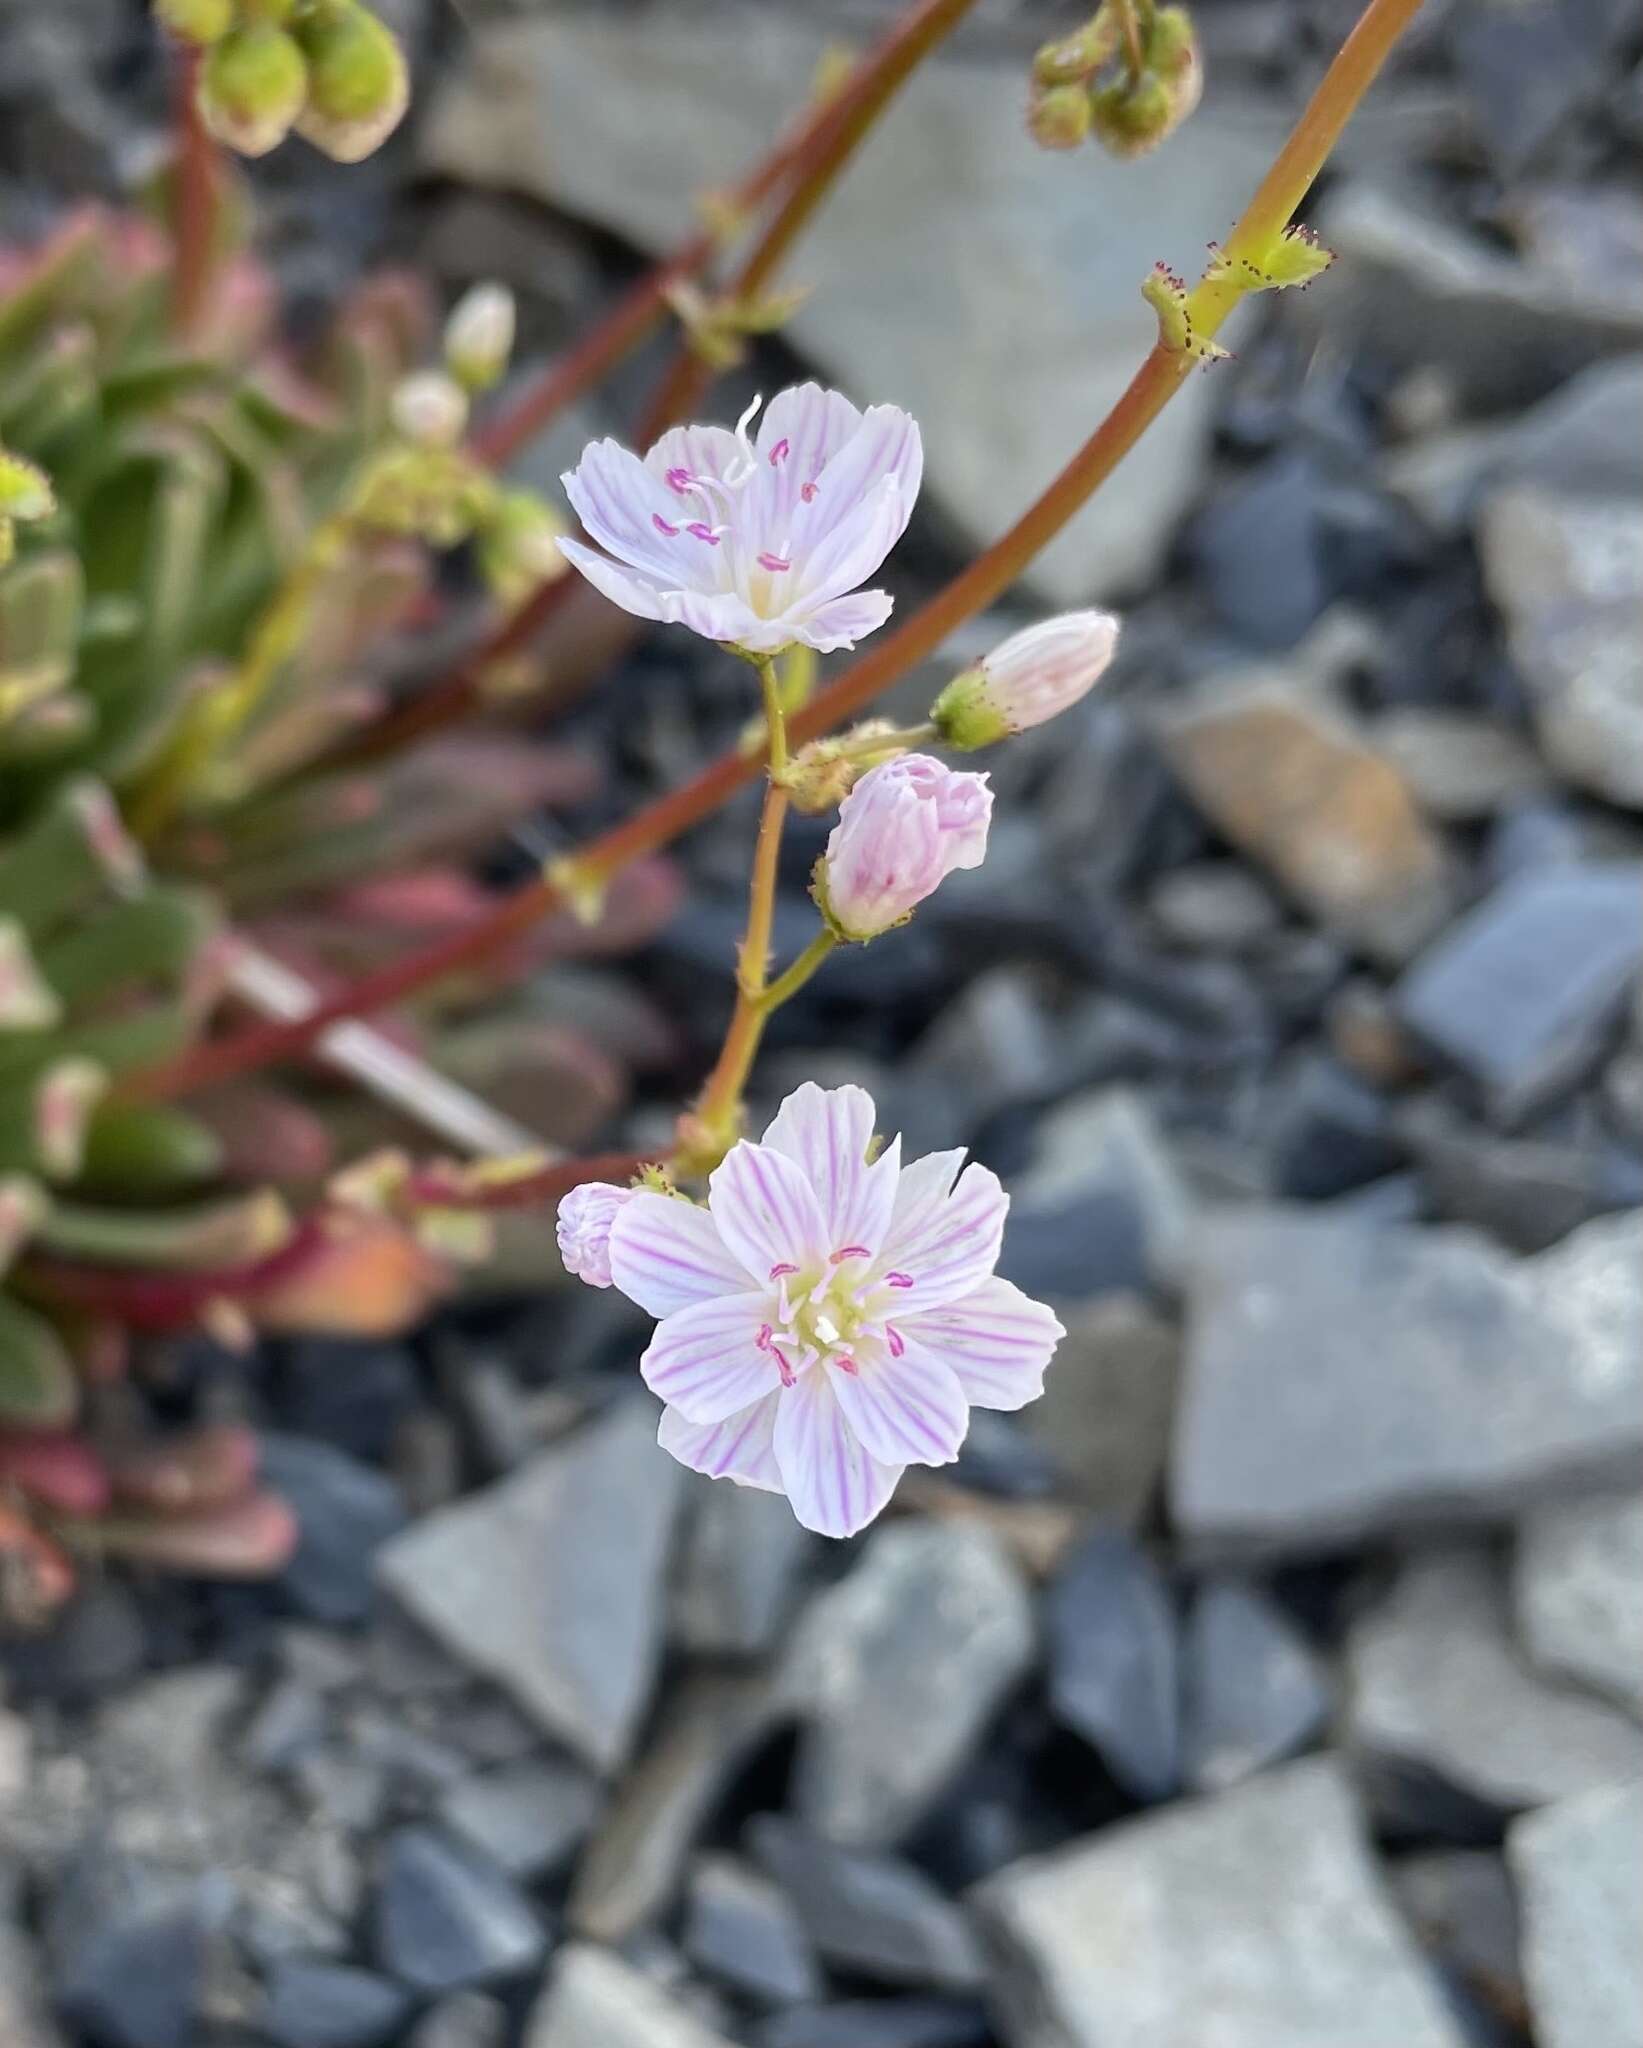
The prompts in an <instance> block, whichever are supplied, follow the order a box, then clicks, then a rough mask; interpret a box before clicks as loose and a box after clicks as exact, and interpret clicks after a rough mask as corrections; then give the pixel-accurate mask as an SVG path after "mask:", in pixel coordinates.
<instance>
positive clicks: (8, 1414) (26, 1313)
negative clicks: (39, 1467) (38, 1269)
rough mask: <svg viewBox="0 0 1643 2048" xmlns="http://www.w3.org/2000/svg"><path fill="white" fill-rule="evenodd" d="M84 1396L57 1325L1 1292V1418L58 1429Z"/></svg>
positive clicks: (27, 1427) (13, 1423)
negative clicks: (56, 1327)
mask: <svg viewBox="0 0 1643 2048" xmlns="http://www.w3.org/2000/svg"><path fill="white" fill-rule="evenodd" d="M79 1402H80V1382H79V1378H78V1375H77V1374H76V1373H75V1370H74V1365H73V1362H72V1360H71V1359H70V1357H69V1353H68V1349H67V1347H66V1345H65V1344H64V1343H63V1340H62V1338H61V1336H60V1335H59V1334H58V1332H57V1331H56V1329H55V1328H53V1326H52V1325H51V1323H49V1322H48V1321H47V1320H46V1318H45V1317H44V1316H42V1315H37V1314H36V1313H35V1311H34V1310H33V1309H29V1308H24V1307H23V1305H22V1304H21V1302H17V1301H13V1300H12V1299H11V1298H10V1296H9V1295H0V1423H4V1424H9V1425H10V1426H11V1427H12V1428H13V1429H24V1430H30V1429H41V1430H59V1429H61V1428H62V1427H63V1425H64V1423H66V1422H68V1421H70V1420H71V1419H72V1418H73V1415H74V1411H75V1409H76V1408H77V1407H78V1406H79Z"/></svg>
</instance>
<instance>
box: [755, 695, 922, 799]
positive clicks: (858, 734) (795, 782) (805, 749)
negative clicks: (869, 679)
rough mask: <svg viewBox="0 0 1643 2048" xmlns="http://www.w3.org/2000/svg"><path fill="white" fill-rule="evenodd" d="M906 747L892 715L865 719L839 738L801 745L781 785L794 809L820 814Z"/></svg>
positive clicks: (812, 741) (813, 741)
mask: <svg viewBox="0 0 1643 2048" xmlns="http://www.w3.org/2000/svg"><path fill="white" fill-rule="evenodd" d="M906 751H907V742H906V740H905V738H904V737H903V736H902V734H901V733H900V732H899V730H898V729H897V727H896V726H895V725H894V724H893V723H892V721H891V720H890V719H888V718H869V719H864V720H863V721H862V723H861V724H860V725H856V726H852V727H851V729H850V731H849V732H846V733H840V734H839V735H838V736H837V737H836V738H833V739H821V740H811V741H809V742H808V743H807V744H806V745H805V746H802V747H800V749H799V750H798V752H797V753H796V754H795V755H794V756H793V758H792V759H791V760H790V761H789V762H788V764H787V769H786V772H785V773H784V774H783V776H782V787H783V788H784V789H785V790H786V791H787V796H788V801H789V802H790V803H791V804H792V806H793V808H794V810H796V811H802V812H803V813H805V815H806V816H810V817H814V816H818V815H820V814H821V813H822V812H824V811H832V810H837V808H838V807H839V805H840V804H842V803H843V802H844V800H845V798H846V797H847V796H848V795H849V794H850V792H851V790H853V789H854V788H855V786H856V784H857V783H858V782H859V781H860V780H861V778H862V777H863V776H864V775H865V774H866V773H867V772H868V770H869V769H871V768H876V767H877V766H878V765H879V764H880V762H883V761H892V760H894V759H895V758H896V756H897V755H899V754H905V753H906Z"/></svg>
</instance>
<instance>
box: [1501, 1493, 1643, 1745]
mask: <svg viewBox="0 0 1643 2048" xmlns="http://www.w3.org/2000/svg"><path fill="white" fill-rule="evenodd" d="M1513 1591H1514V1595H1515V1604H1516V1609H1517V1625H1518V1632H1519V1634H1520V1635H1521V1636H1522V1638H1523V1641H1524V1644H1525V1646H1526V1647H1527V1649H1528V1652H1529V1655H1530V1656H1531V1657H1532V1658H1533V1659H1534V1661H1535V1663H1536V1664H1538V1665H1539V1666H1540V1668H1541V1669H1542V1670H1543V1671H1546V1672H1551V1673H1555V1674H1558V1675H1560V1676H1563V1677H1568V1678H1575V1679H1579V1680H1581V1681H1582V1682H1583V1683H1584V1684H1586V1685H1589V1686H1592V1687H1594V1688H1595V1689H1596V1690H1597V1691H1599V1692H1602V1693H1606V1694H1607V1695H1608V1696H1609V1697H1610V1698H1611V1699H1613V1700H1615V1701H1617V1702H1618V1703H1619V1704H1620V1705H1621V1706H1623V1707H1628V1708H1630V1710H1631V1711H1632V1712H1633V1713H1634V1714H1636V1715H1637V1716H1639V1718H1643V1626H1640V1623H1643V1611H1640V1608H1639V1601H1640V1597H1643V1493H1619V1494H1594V1495H1593V1496H1591V1498H1589V1499H1586V1500H1571V1501H1563V1502H1560V1503H1559V1504H1558V1505H1557V1506H1556V1507H1548V1508H1543V1509H1542V1510H1541V1511H1540V1512H1539V1513H1538V1514H1535V1515H1531V1516H1530V1517H1529V1519H1528V1521H1527V1522H1525V1523H1524V1525H1523V1528H1522V1529H1521V1530H1520V1531H1519V1534H1518V1542H1517V1557H1516V1564H1515V1570H1514V1573H1513Z"/></svg>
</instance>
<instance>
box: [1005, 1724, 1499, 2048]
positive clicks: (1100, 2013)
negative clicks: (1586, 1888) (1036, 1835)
mask: <svg viewBox="0 0 1643 2048" xmlns="http://www.w3.org/2000/svg"><path fill="white" fill-rule="evenodd" d="M973 1898H974V1901H975V1904H976V1907H977V1909H978V1911H979V1912H980V1914H981V1915H982V1917H983V1919H984V1920H985V1921H986V1922H987V1923H988V1924H989V1925H990V1927H991V1928H992V1930H993V1932H994V1934H995V1936H996V1938H997V1941H998V1943H999V1944H1000V1949H1001V1954H1002V1957H1003V1969H1002V1973H1001V1975H1000V1976H999V1977H998V1978H997V1979H996V1980H995V1992H996V1995H997V1997H998V2000H999V2007H1000V2013H1001V2017H1002V2030H1001V2031H1002V2036H1003V2039H1004V2041H1005V2042H1006V2043H1007V2044H1008V2048H1393V2044H1394V2043H1395V2044H1396V2048H1461V2037H1460V2035H1459V2033H1458V2031H1457V2029H1456V2027H1455V2026H1454V2024H1453V2022H1452V2021H1451V2020H1450V2018H1449V2016H1448V2014H1447V2012H1446V2010H1445V2008H1444V2004H1443V2001H1442V2000H1441V1998H1440V1997H1439V1995H1438V1993H1437V1991H1436V1989H1435V1987H1434V1984H1433V1982H1432V1980H1431V1979H1430V1978H1429V1977H1428V1975H1427V1972H1426V1968H1425V1965H1424V1964H1423V1962H1422V1960H1421V1958H1420V1956H1419V1954H1418V1952H1417V1951H1416V1949H1415V1945H1414V1942H1413V1940H1412V1938H1411V1937H1410V1935H1409V1933H1408V1931H1407V1929H1406V1928H1405V1927H1404V1925H1403V1923H1402V1922H1401V1920H1400V1919H1399V1917H1398V1915H1397V1913H1396V1912H1395V1911H1394V1910H1393V1909H1392V1907H1391V1905H1390V1904H1389V1902H1388V1900H1387V1898H1386V1896H1385V1893H1384V1892H1383V1890H1382V1887H1381V1884H1380V1880H1379V1878H1378V1876H1377V1873H1376V1871H1375V1870H1374V1868H1373V1866H1372V1864H1371V1862H1370V1858H1369V1855H1368V1852H1367V1849H1366V1847H1365V1843H1364V1839H1363V1832H1362V1826H1361V1822H1360V1818H1359V1815H1358V1811H1357V1808H1356V1806H1355V1803H1354V1801H1353V1798H1352V1794H1351V1791H1350V1789H1349V1787H1348V1784H1347V1781H1346V1779H1345V1777H1344V1775H1343V1773H1342V1771H1341V1768H1340V1766H1339V1764H1337V1763H1336V1762H1335V1761H1334V1760H1333V1759H1331V1758H1323V1757H1319V1758H1316V1759H1313V1758H1309V1759H1307V1760H1305V1761H1304V1762H1301V1763H1297V1764H1289V1765H1286V1766H1285V1767H1284V1768H1283V1769H1281V1770H1276V1771H1271V1772H1269V1773H1267V1774H1266V1775H1264V1776H1262V1777H1259V1778H1255V1779H1252V1780H1251V1781H1250V1782H1249V1783H1248V1784H1247V1785H1240V1786H1238V1787H1236V1788H1235V1789H1234V1790H1232V1791H1230V1792H1222V1793H1218V1794H1216V1795H1215V1796H1214V1797H1212V1798H1207V1799H1197V1800H1190V1801H1187V1802H1185V1803H1183V1804H1182V1805H1179V1806H1175V1807H1172V1808H1170V1809H1169V1810H1167V1811H1165V1812H1162V1813H1156V1814H1149V1815H1148V1816H1146V1818H1144V1819H1142V1820H1137V1821H1131V1822H1128V1823H1126V1824H1124V1825H1121V1826H1118V1827H1113V1828H1108V1829H1105V1830H1103V1832H1102V1833H1100V1834H1099V1835H1096V1836H1094V1837H1092V1838H1091V1839H1090V1840H1088V1841H1086V1842H1075V1843H1073V1844H1072V1845H1071V1846H1069V1847H1068V1848H1065V1849H1062V1850H1058V1851H1056V1852H1055V1853H1054V1854H1052V1855H1049V1856H1044V1857H1032V1858H1028V1859H1027V1860H1026V1861H1025V1862H1022V1863H1017V1864H1013V1865H1011V1866H1010V1867H1008V1868H1007V1869H1005V1870H1003V1871H1001V1872H1000V1873H999V1874H998V1875H997V1876H996V1877H993V1878H989V1879H988V1880H987V1882H986V1883H985V1884H983V1885H982V1886H980V1887H979V1889H978V1890H977V1891H976V1892H975V1893H974V1894H973Z"/></svg>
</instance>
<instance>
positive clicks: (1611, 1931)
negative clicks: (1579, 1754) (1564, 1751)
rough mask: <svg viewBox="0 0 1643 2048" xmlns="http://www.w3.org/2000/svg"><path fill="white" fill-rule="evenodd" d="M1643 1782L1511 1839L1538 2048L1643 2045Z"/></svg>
mask: <svg viewBox="0 0 1643 2048" xmlns="http://www.w3.org/2000/svg"><path fill="white" fill-rule="evenodd" d="M1640 1841H1643V1783H1638V1784H1632V1785H1627V1786H1624V1787H1621V1788H1619V1789H1617V1790H1614V1791H1605V1792H1588V1793H1585V1794H1583V1795H1582V1796H1581V1797H1579V1798H1576V1799H1566V1800H1562V1801H1560V1802H1559V1803H1558V1804H1557V1805H1556V1806H1548V1807H1545V1808H1543V1809H1542V1810H1541V1811H1540V1812H1539V1813H1534V1814H1530V1815H1528V1816H1527V1817H1526V1818H1525V1819H1523V1820H1520V1821H1518V1822H1517V1823H1516V1825H1515V1826H1514V1827H1513V1828H1512V1831H1511V1833H1510V1834H1509V1835H1508V1836H1507V1840H1506V1853H1507V1858H1508V1860H1509V1862H1510V1864H1511V1867H1512V1874H1513V1876H1514V1877H1515V1878H1516V1879H1517V1883H1518V1892H1519V1896H1520V1898H1521V1900H1522V1907H1523V1921H1524V1947H1523V1965H1524V1975H1525V1976H1526V1977H1527V1979H1528V1983H1529V2002H1530V2005H1531V2007H1532V2009H1533V2012H1534V2018H1535V2039H1536V2040H1537V2042H1538V2043H1539V2044H1540V2048H1639V2044H1643V1943H1640V1942H1639V1941H1638V1938H1637V1930H1638V1928H1639V1926H1640V1925H1643V1856H1640V1855H1639V1854H1638V1843H1639V1842H1640Z"/></svg>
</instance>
